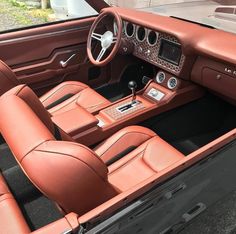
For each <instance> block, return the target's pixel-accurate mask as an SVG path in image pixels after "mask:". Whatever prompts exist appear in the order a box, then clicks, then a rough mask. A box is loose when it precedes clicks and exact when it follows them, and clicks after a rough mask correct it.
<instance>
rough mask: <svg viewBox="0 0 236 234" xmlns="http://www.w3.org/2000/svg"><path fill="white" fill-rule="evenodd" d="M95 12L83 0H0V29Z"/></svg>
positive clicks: (37, 23) (83, 15)
mask: <svg viewBox="0 0 236 234" xmlns="http://www.w3.org/2000/svg"><path fill="white" fill-rule="evenodd" d="M97 14H98V12H97V11H96V10H94V9H93V8H92V7H91V6H90V5H89V4H88V3H87V2H86V1H85V0H0V16H1V17H0V31H8V30H13V29H18V28H23V27H28V26H35V25H41V24H45V23H50V22H56V21H61V20H67V19H68V20H69V19H73V18H82V17H87V16H92V15H97Z"/></svg>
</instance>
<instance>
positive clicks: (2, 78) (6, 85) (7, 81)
mask: <svg viewBox="0 0 236 234" xmlns="http://www.w3.org/2000/svg"><path fill="white" fill-rule="evenodd" d="M19 84H20V83H19V80H18V79H17V78H16V75H15V74H14V72H13V71H12V70H11V68H10V67H9V66H8V65H7V64H5V63H4V62H3V61H1V60H0V95H2V94H4V93H5V92H7V91H8V90H10V89H11V88H13V87H15V86H17V85H19ZM39 99H40V101H41V102H42V104H43V106H44V107H45V108H46V109H47V110H48V111H49V112H50V113H51V114H52V115H56V114H59V113H62V112H65V111H68V110H70V109H73V108H75V107H76V105H80V106H82V107H83V108H85V109H86V110H88V111H89V112H91V113H92V112H96V111H97V110H99V109H102V108H103V107H106V106H107V105H109V104H110V101H108V100H107V99H106V98H104V97H102V96H101V95H100V94H98V93H97V92H96V91H94V90H93V89H91V88H90V87H89V86H87V85H86V84H84V83H81V82H78V81H65V82H62V83H61V84H59V85H57V86H56V87H54V88H53V89H51V90H50V91H49V92H47V93H46V94H44V95H43V96H42V97H40V98H39Z"/></svg>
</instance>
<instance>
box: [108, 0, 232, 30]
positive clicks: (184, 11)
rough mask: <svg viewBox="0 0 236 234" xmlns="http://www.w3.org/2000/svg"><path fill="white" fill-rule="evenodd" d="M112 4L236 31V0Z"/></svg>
mask: <svg viewBox="0 0 236 234" xmlns="http://www.w3.org/2000/svg"><path fill="white" fill-rule="evenodd" d="M107 2H108V3H109V4H110V5H113V6H120V7H128V8H136V9H140V10H144V11H151V12H153V13H156V14H160V15H165V16H173V17H178V18H181V19H186V20H189V21H193V22H197V23H200V24H205V25H209V26H212V27H214V28H218V29H221V30H225V31H229V32H233V33H236V0H213V1H206V0H149V1H145V0H126V1H125V0H107Z"/></svg>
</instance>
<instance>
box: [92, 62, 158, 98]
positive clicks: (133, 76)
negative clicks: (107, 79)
mask: <svg viewBox="0 0 236 234" xmlns="http://www.w3.org/2000/svg"><path fill="white" fill-rule="evenodd" d="M154 74H155V71H154V68H153V66H152V65H150V64H148V63H143V62H142V63H138V64H135V65H130V66H129V67H128V68H126V69H125V71H124V72H123V74H122V76H121V78H120V81H119V82H117V83H114V84H109V85H104V86H102V87H99V88H97V89H96V91H97V92H98V93H99V94H101V95H102V96H103V97H105V98H107V99H108V100H110V101H111V102H115V101H117V100H119V99H121V98H123V97H126V96H128V95H130V94H131V91H130V89H129V88H128V83H129V81H131V80H132V81H136V83H137V91H138V90H141V89H142V88H144V86H145V84H143V83H142V78H143V76H146V77H150V78H153V77H154Z"/></svg>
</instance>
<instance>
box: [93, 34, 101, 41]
mask: <svg viewBox="0 0 236 234" xmlns="http://www.w3.org/2000/svg"><path fill="white" fill-rule="evenodd" d="M92 38H94V39H96V40H98V41H101V40H102V35H101V34H99V33H95V32H93V33H92Z"/></svg>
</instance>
